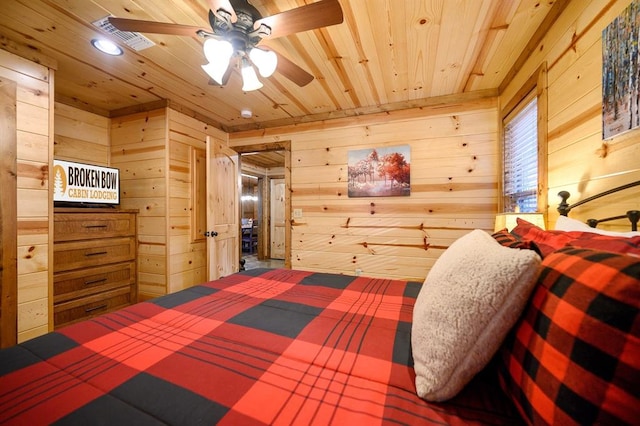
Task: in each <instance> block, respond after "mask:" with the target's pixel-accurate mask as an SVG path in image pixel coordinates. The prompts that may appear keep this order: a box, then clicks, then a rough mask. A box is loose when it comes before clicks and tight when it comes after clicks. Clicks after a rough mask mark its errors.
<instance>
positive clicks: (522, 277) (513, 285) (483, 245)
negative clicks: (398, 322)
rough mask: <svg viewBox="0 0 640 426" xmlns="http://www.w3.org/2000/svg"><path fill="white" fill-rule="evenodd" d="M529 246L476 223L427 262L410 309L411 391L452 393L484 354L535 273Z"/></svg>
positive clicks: (515, 313) (517, 309) (442, 396)
mask: <svg viewBox="0 0 640 426" xmlns="http://www.w3.org/2000/svg"><path fill="white" fill-rule="evenodd" d="M539 266H540V257H539V256H538V255H537V254H536V253H535V252H534V251H533V250H519V249H513V248H508V247H503V246H501V245H500V244H499V243H498V242H497V241H496V240H494V239H493V237H491V235H489V234H488V233H486V232H485V231H482V230H479V229H476V230H475V231H472V232H470V233H468V234H467V235H465V236H464V237H462V238H460V239H458V240H456V241H455V242H454V243H453V244H451V246H450V247H449V248H448V249H447V250H446V251H445V252H444V253H443V254H442V255H441V256H440V258H439V259H438V260H437V261H436V263H435V264H434V265H433V267H432V268H431V271H430V272H429V275H428V276H427V279H426V280H425V282H424V285H423V286H422V289H421V290H420V294H419V295H418V298H417V300H416V304H415V306H414V309H413V325H412V329H411V347H412V350H413V359H414V368H415V372H416V390H417V393H418V396H420V397H421V398H424V399H426V400H429V401H443V400H446V399H449V398H452V397H453V396H455V395H456V394H457V393H458V392H460V391H461V390H462V388H463V387H464V386H465V385H466V384H467V383H468V382H469V381H470V380H471V379H472V378H473V376H475V375H476V374H477V373H478V372H479V371H480V370H482V368H484V366H485V365H486V364H487V363H488V362H489V361H490V360H491V357H492V356H493V355H494V354H495V352H496V351H497V349H498V347H499V346H500V344H501V343H502V341H503V339H504V337H505V336H506V334H507V332H508V331H509V329H510V328H511V327H512V326H513V324H514V323H515V321H516V320H517V319H518V317H519V316H520V313H521V312H522V310H523V309H524V306H525V304H526V302H527V299H528V298H529V295H530V294H531V290H532V289H533V286H534V284H535V281H536V279H537V277H538V273H539V270H540V268H539Z"/></svg>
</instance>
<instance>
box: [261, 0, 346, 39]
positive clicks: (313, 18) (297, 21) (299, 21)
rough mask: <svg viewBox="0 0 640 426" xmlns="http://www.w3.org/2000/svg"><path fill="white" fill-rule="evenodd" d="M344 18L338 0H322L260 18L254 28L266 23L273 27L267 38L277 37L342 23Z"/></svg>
mask: <svg viewBox="0 0 640 426" xmlns="http://www.w3.org/2000/svg"><path fill="white" fill-rule="evenodd" d="M343 20H344V17H343V16H342V7H340V2H339V1H338V0H321V1H318V2H315V3H311V4H308V5H305V6H300V7H297V8H295V9H291V10H287V11H285V12H281V13H276V14H275V15H271V16H267V17H266V18H262V19H258V20H257V21H256V22H255V23H254V28H256V29H257V28H260V24H265V25H267V26H268V27H270V28H271V35H269V36H268V37H265V38H276V37H282V36H287V35H290V34H294V33H299V32H302V31H308V30H314V29H316V28H321V27H328V26H330V25H335V24H340V23H341V22H342V21H343Z"/></svg>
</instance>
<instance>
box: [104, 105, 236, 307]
mask: <svg viewBox="0 0 640 426" xmlns="http://www.w3.org/2000/svg"><path fill="white" fill-rule="evenodd" d="M207 136H212V137H214V138H217V139H222V140H226V135H225V134H224V133H223V132H221V131H219V130H218V129H215V128H213V127H211V126H208V125H206V124H204V123H202V122H200V121H199V120H196V119H193V118H191V117H188V116H186V115H184V114H182V113H180V112H177V111H174V110H172V109H169V108H161V109H157V110H154V111H150V112H144V113H138V114H133V115H128V116H124V117H118V118H113V119H112V120H111V166H113V167H118V168H119V169H120V176H121V206H122V207H123V208H133V209H138V211H139V214H138V294H139V297H140V298H141V299H146V298H150V297H155V296H159V295H163V294H167V293H171V292H174V291H177V290H180V289H182V288H185V287H189V286H192V285H194V284H199V283H201V282H203V281H205V280H206V278H207V273H206V271H207V270H206V267H207V259H206V241H205V240H202V239H198V240H192V238H191V235H192V232H191V227H192V223H191V214H192V199H191V184H192V180H191V168H192V164H191V155H190V153H191V148H197V149H203V150H204V149H205V148H206V145H205V141H206V137H207Z"/></svg>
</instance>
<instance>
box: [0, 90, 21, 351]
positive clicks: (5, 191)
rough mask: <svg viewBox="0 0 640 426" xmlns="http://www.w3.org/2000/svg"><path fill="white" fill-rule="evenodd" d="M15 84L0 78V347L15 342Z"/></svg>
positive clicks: (16, 248) (16, 277)
mask: <svg viewBox="0 0 640 426" xmlns="http://www.w3.org/2000/svg"><path fill="white" fill-rule="evenodd" d="M16 94H17V84H16V82H15V81H11V80H7V79H1V78H0V259H2V267H1V268H0V347H3V348H6V347H9V346H13V345H15V344H16V343H17V342H18V204H17V192H16V189H17V176H18V172H17V147H18V142H17V139H18V136H17V115H16Z"/></svg>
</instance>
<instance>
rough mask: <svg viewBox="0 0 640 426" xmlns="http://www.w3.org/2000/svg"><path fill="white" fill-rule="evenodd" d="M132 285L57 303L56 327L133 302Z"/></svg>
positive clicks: (54, 317) (55, 306) (54, 313)
mask: <svg viewBox="0 0 640 426" xmlns="http://www.w3.org/2000/svg"><path fill="white" fill-rule="evenodd" d="M131 297H132V291H131V286H127V287H123V288H119V289H116V290H111V291H106V292H104V293H100V294H95V295H93V296H87V297H83V298H81V299H75V300H71V301H69V302H63V303H57V304H55V305H54V307H53V323H54V324H55V326H56V327H60V326H63V325H69V324H71V323H74V322H78V321H81V320H84V319H87V318H91V317H95V316H98V315H102V314H105V313H107V312H111V311H115V310H118V309H120V308H123V307H125V306H128V305H131V304H132V300H131Z"/></svg>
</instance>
